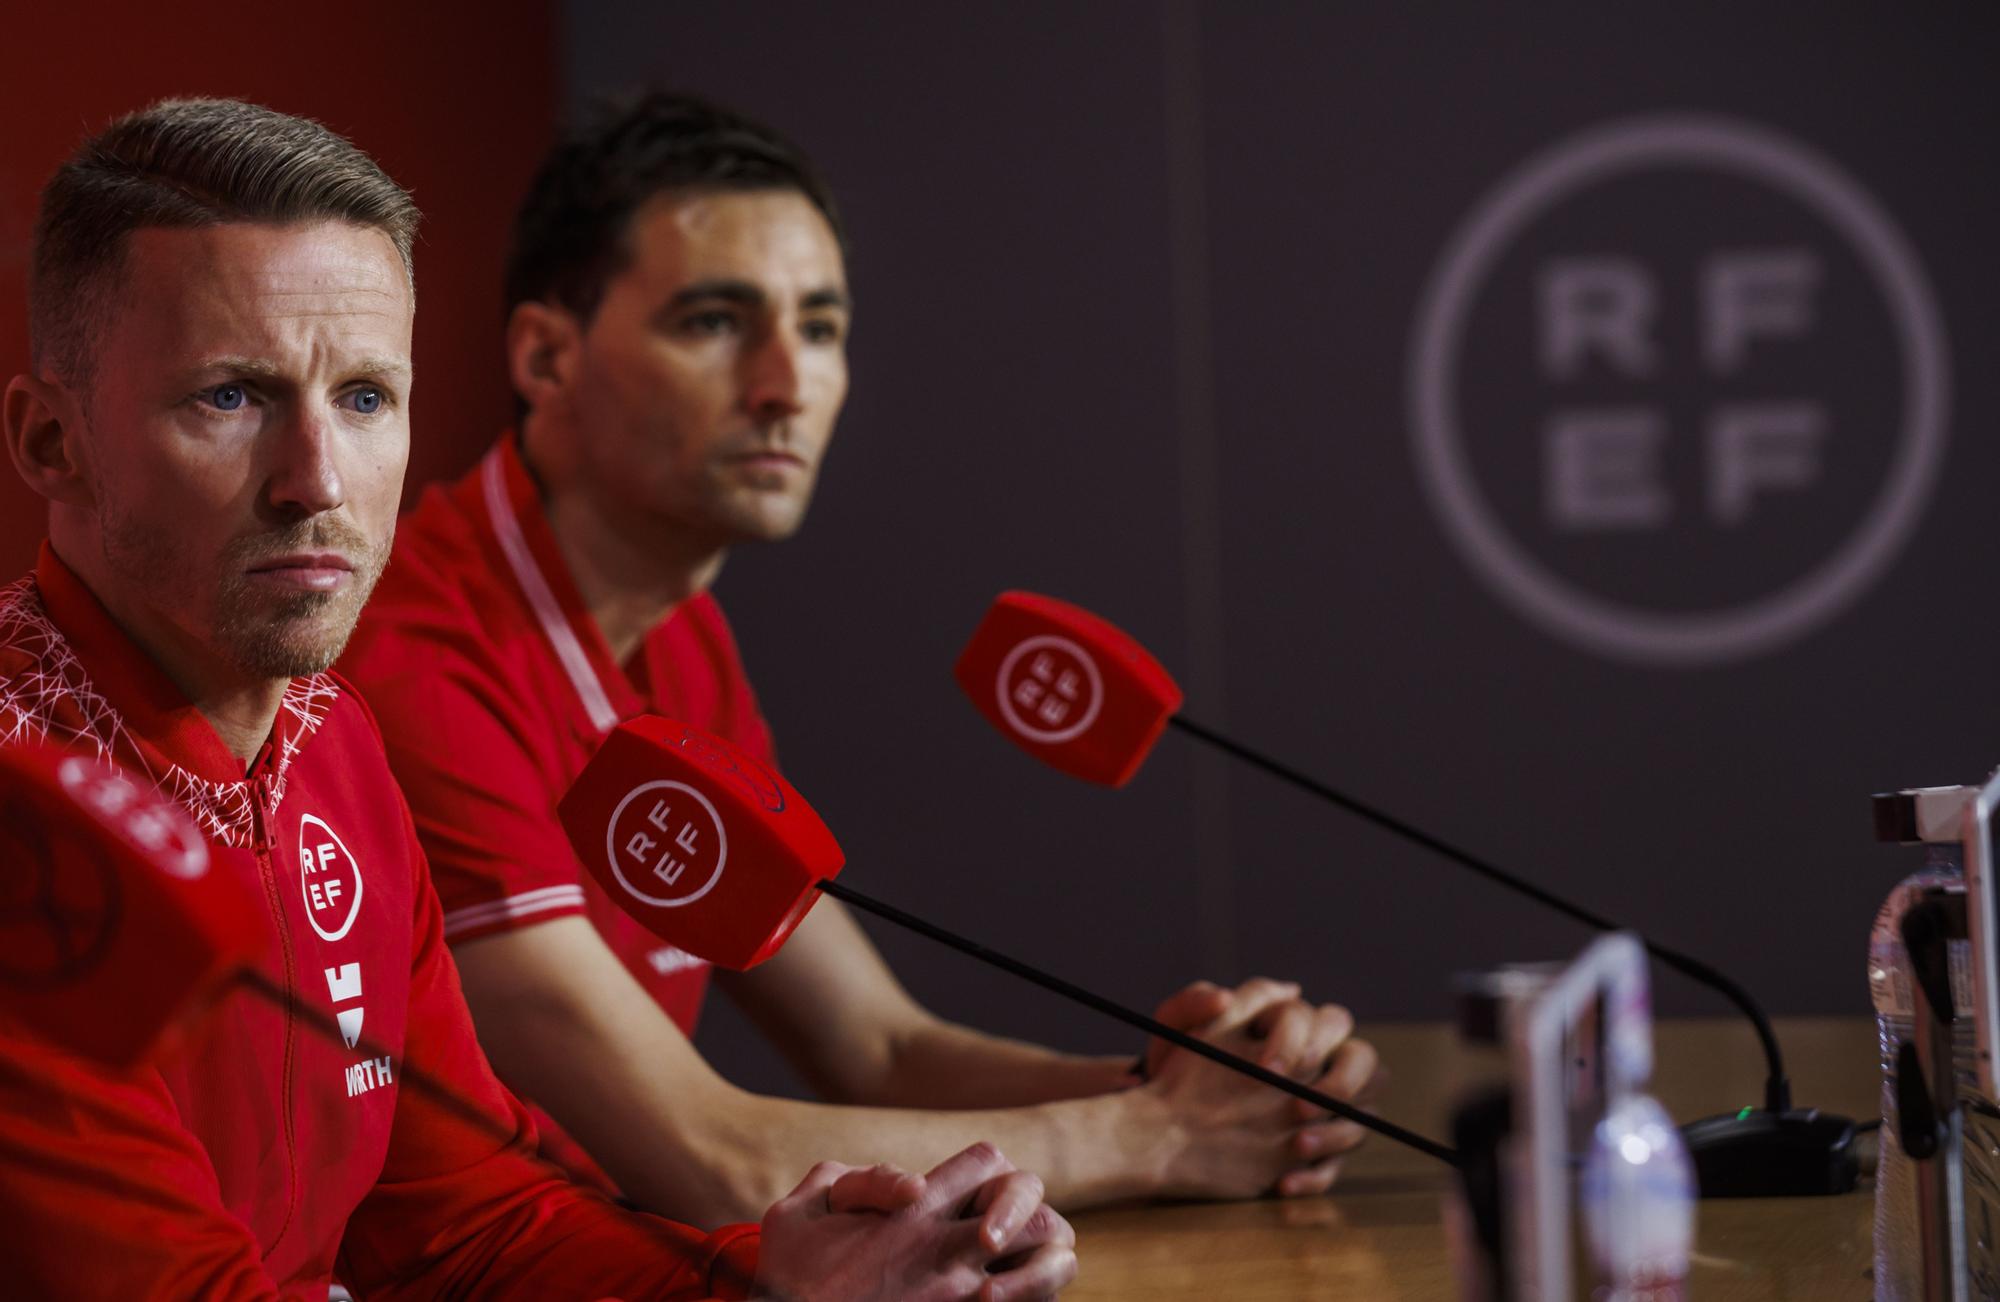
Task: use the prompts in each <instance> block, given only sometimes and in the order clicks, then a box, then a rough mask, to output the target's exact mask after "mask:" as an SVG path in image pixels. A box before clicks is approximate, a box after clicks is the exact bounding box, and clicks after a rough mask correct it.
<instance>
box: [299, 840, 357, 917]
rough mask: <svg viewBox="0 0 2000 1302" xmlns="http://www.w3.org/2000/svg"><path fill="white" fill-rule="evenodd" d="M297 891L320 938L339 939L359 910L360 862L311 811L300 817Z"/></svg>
mask: <svg viewBox="0 0 2000 1302" xmlns="http://www.w3.org/2000/svg"><path fill="white" fill-rule="evenodd" d="M299 891H300V893H301V894H303V895H304V896H305V900H306V920H307V921H309V922H311V923H312V926H313V930H314V931H317V932H318V933H319V934H320V938H321V939H323V940H339V939H340V938H341V937H342V936H345V935H346V934H347V932H348V930H349V928H351V927H353V926H354V919H355V918H356V917H357V916H359V914H360V912H361V865H360V864H358V863H356V862H354V856H353V855H351V854H349V853H348V852H347V844H346V843H345V842H344V841H342V840H341V839H340V836H339V834H338V833H336V832H335V831H334V830H333V829H332V828H330V827H328V826H327V825H326V824H325V823H324V822H322V821H321V820H319V819H317V818H315V817H313V816H312V815H311V814H307V815H305V816H304V817H303V818H301V819H299Z"/></svg>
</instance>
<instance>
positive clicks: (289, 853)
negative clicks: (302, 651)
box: [0, 546, 755, 1302]
mask: <svg viewBox="0 0 2000 1302" xmlns="http://www.w3.org/2000/svg"><path fill="white" fill-rule="evenodd" d="M8 741H52V742H56V743H60V744H64V745H67V746H70V747H74V748H76V749H79V750H84V751H88V752H91V753H94V754H96V755H99V756H102V757H105V758H108V759H111V760H113V761H115V762H117V763H120V764H122V765H125V766H126V767H128V768H129V769H131V770H133V771H134V772H135V773H138V774H141V775H144V776H145V777H147V778H149V779H150V780H151V781H153V782H154V783H155V784H156V785H157V786H158V787H159V788H160V789H161V790H162V791H164V792H166V793H167V794H168V795H170V796H172V797H173V798H174V799H175V800H177V801H178V802H179V803H180V804H182V805H183V806H184V807H185V808H186V809H187V810H188V811H189V812H190V813H191V814H192V815H193V816H194V818H195V819H196V821H197V822H198V823H199V824H200V825H201V826H202V828H203V829H204V830H205V831H206V833H207V834H208V835H209V836H210V837H212V838H213V839H214V840H216V841H217V842H219V843H221V844H222V845H223V846H226V847H229V848H232V849H234V850H236V851H240V852H242V853H239V854H235V855H226V856H223V857H222V858H221V859H220V860H219V861H218V862H219V864H227V865H232V866H233V870H235V871H242V872H245V873H253V874H255V878H256V880H255V885H256V886H257V888H258V893H259V895H260V896H261V897H262V898H263V899H265V900H266V902H267V905H268V908H269V919H270V930H269V932H268V935H267V936H266V937H265V939H266V941H267V947H266V950H265V953H264V954H263V956H262V958H261V959H260V961H259V963H258V967H259V968H260V969H261V970H262V971H263V973H264V974H265V975H266V976H267V977H268V978H269V979H270V980H271V981H272V982H274V983H276V984H278V985H281V986H282V987H283V989H284V990H285V992H286V995H287V998H286V1000H285V1001H284V1002H283V1003H282V1004H279V1003H276V1002H273V1001H270V1000H267V999H264V998H260V997H258V996H257V995H255V994H253V993H251V992H249V991H248V990H243V989H238V990H237V991H235V992H233V993H231V994H229V995H228V996H227V997H226V998H224V999H223V1000H222V1001H221V1003H220V1004H219V1005H218V1006H217V1008H216V1009H215V1010H214V1011H213V1013H212V1014H211V1015H209V1016H208V1017H206V1018H205V1019H204V1021H203V1022H202V1023H201V1025H200V1026H199V1028H198V1029H197V1030H196V1031H195V1032H194V1034H193V1035H192V1036H191V1038H190V1041H189V1043H188V1044H187V1045H186V1046H185V1047H184V1049H183V1050H182V1051H181V1052H180V1053H179V1054H178V1055H177V1056H176V1057H175V1058H174V1059H173V1060H172V1061H171V1062H169V1063H168V1064H166V1065H164V1066H161V1067H154V1068H146V1069H143V1070H141V1071H140V1072H138V1073H137V1074H136V1075H134V1076H131V1077H123V1076H117V1075H113V1074H111V1073H108V1072H106V1071H105V1070H103V1069H100V1068H98V1067H95V1066H94V1065H92V1064H90V1063H87V1062H85V1061H83V1060H80V1059H77V1058H74V1057H71V1056H69V1055H67V1054H64V1053H62V1052H59V1051H57V1050H55V1049H52V1048H51V1047H49V1046H48V1045H47V1044H45V1043H43V1042H41V1041H39V1040H38V1039H36V1038H35V1037H34V1036H33V1035H31V1034H29V1033H28V1032H26V1031H25V1030H24V1029H23V1028H21V1027H19V1026H18V1025H14V1024H11V1023H10V1022H8V1020H7V1019H6V1018H5V1017H4V1016H0V1262H4V1263H5V1265H4V1267H0V1275H4V1277H5V1285H4V1291H5V1292H7V1293H8V1294H9V1295H17V1294H18V1295H20V1296H52V1295H61V1296H65V1297H70V1296H115V1297H121V1298H124V1297H155V1296H161V1297H165V1296H172V1297H203V1298H239V1297H241V1298H252V1297H255V1298H266V1297H274V1296H284V1297H294V1296H296V1297H314V1298H324V1297H325V1296H326V1291H327V1283H328V1280H329V1278H330V1277H331V1276H332V1274H333V1273H334V1271H335V1269H336V1253H338V1262H337V1268H338V1271H339V1274H340V1277H341V1278H342V1280H343V1281H345V1282H347V1283H348V1284H349V1285H351V1286H353V1287H354V1288H355V1289H356V1290H357V1292H359V1293H361V1294H362V1295H364V1296H366V1297H368V1298H370V1299H371V1302H372V1300H373V1299H379V1298H397V1297H411V1298H432V1297H440V1296H446V1295H461V1294H466V1293H478V1294H481V1295H488V1296H499V1295H503V1294H507V1293H510V1292H513V1291H516V1290H518V1291H520V1292H521V1293H523V1294H524V1295H535V1296H552V1295H555V1294H558V1293H559V1294H562V1295H565V1296H588V1297H597V1296H599V1295H605V1294H609V1295H617V1296H625V1297H640V1296H643V1297H671V1298H686V1297H697V1296H703V1295H706V1294H708V1293H710V1292H711V1291H713V1290H712V1288H711V1284H712V1281H711V1279H710V1275H711V1273H716V1271H717V1262H718V1254H722V1253H724V1252H725V1251H726V1252H727V1255H728V1257H729V1258H730V1259H731V1260H730V1269H731V1270H733V1271H734V1272H736V1273H737V1274H738V1275H739V1276H741V1277H744V1278H747V1270H748V1269H749V1268H750V1265H751V1262H753V1261H754V1245H755V1237H754V1229H752V1228H751V1227H741V1226H739V1227H734V1228H732V1229H730V1230H725V1231H723V1232H721V1233H719V1234H717V1235H715V1236H711V1237H709V1238H707V1239H704V1238H703V1237H702V1236H701V1235H700V1234H699V1233H697V1232H695V1231H692V1230H689V1229H687V1228H686V1227H684V1226H679V1225H674V1224H672V1223H670V1222H667V1221H663V1220H659V1219H657V1218H653V1217H646V1216H639V1215H635V1214H629V1213H625V1212H623V1211H621V1210H619V1209H617V1208H615V1207H613V1206H611V1205H610V1204H608V1203H606V1202H605V1201H603V1200H602V1199H601V1198H599V1197H597V1196H596V1195H594V1194H591V1193H588V1192H585V1191H583V1190H581V1189H578V1188H577V1187H575V1186H574V1185H571V1184H569V1183H568V1182H567V1181H565V1180H563V1179H562V1178H561V1177H560V1176H558V1175H556V1174H555V1173H553V1172H552V1171H551V1170H550V1169H549V1168H548V1167H546V1166H545V1165H543V1164H541V1163H538V1162H536V1161H534V1160H533V1159H532V1158H530V1157H528V1156H527V1153H528V1152H529V1151H530V1150H531V1149H532V1147H533V1145H534V1143H535V1132H534V1129H533V1125H532V1123H531V1122H530V1121H529V1120H528V1118H527V1116H526V1114H525V1113H524V1112H523V1110H522V1108H521V1106H520V1105H519V1104H518V1103H517V1102H516V1101H515V1100H514V1099H513V1098H512V1097H511V1096H510V1095H509V1094H508V1093H507V1092H506V1090H505V1089H504V1088H502V1087H501V1085H500V1084H499V1082H497V1081H496V1080H494V1078H493V1075H492V1072H491V1071H490V1069H489V1068H488V1067H487V1065H486V1060H485V1057H484V1055H483V1054H481V1052H480V1050H479V1046H478V1044H477V1042H476V1041H475V1039H474V1037H473V1033H472V1025H471V1018H470V1016H469V1014H468V1013H467V1011H466V1008H465V1003H464V1000H463V998H462V996H461V995H460V993H459V988H458V978H457V973H456V971H455V970H454V968H453V966H452V964H451V960H450V957H449V954H448V953H447V951H446V949H445V945H444V941H443V934H442V932H443V923H442V916H441V912H440V909H439V907H438V902H437V897H436V894H435V893H434V892H433V891H432V889H431V887H430V884H429V880H428V877H427V874H426V873H425V870H424V864H423V856H422V852H421V850H420V849H419V848H418V845H417V839H416V834H415V830H414V828H413V827H412V826H411V823H410V819H409V815H408V812H407V809H406V807H405V805H404V803H403V799H402V796H401V794H400V793H399V792H398V790H397V788H396V784H395V782H394V781H393V779H392V778H391V777H390V773H389V769H388V765H387V762H386V760H385V757H384V755H383V752H382V748H381V740H380V736H379V734H378V733H377V731H376V728H375V723H374V720H373V719H372V718H371V717H370V715H369V713H368V711H367V708H366V707H365V706H363V705H362V703H361V701H360V699H359V698H358V697H357V696H356V695H355V694H354V693H353V692H352V691H351V690H350V689H349V688H348V687H347V686H346V684H345V683H343V682H342V681H341V679H340V678H338V677H336V676H334V675H331V674H321V675H315V676H313V677H311V678H307V679H299V680H296V681H294V682H293V683H292V685H291V687H290V689H289V690H288V691H287V692H286V694H285V698H284V704H283V708H282V709H281V710H280V712H279V714H278V718H277V722H276V726H275V727H274V729H273V731H272V735H271V737H270V740H269V741H268V742H267V743H266V745H265V747H264V749H263V751H262V753H261V754H260V755H259V756H258V757H257V759H256V760H255V762H253V763H252V764H251V765H250V766H249V769H248V772H247V773H246V771H245V769H244V766H243V765H242V764H241V763H240V762H239V761H237V760H236V759H235V757H234V756H232V755H231V754H230V753H229V751H228V749H227V748H226V747H225V746H224V745H223V743H222V740H221V739H220V738H219V737H218V736H217V735H216V733H215V732H214V730H213V729H212V728H211V727H210V726H209V724H208V722H207V720H206V719H205V718H204V717H203V716H202V715H201V714H200V712H199V711H197V710H196V709H195V708H194V707H193V706H192V705H191V704H189V703H188V702H187V700H186V699H185V698H184V697H182V696H181V694H180V693H179V692H178V690H177V689H176V688H175V687H174V685H173V684H172V683H171V682H170V681H169V680H168V679H167V678H166V676H165V675H164V674H163V673H161V672H160V670H159V669H158V668H157V667H156V666H155V665H153V664H152V662H151V661H150V660H149V659H147V657H146V656H145V654H144V653H143V652H141V651H140V650H139V649H138V648H137V647H136V646H135V645H134V644H133V643H132V642H131V641H130V640H129V639H128V638H127V637H126V636H125V635H124V633H123V632H122V631H121V630H120V629H119V628H118V626H117V625H116V624H115V623H113V621H112V620H111V618H110V616H109V615H108V614H107V613H106V612H105V610H104V609H103V608H102V607H101V606H100V605H99V604H98V603H97V601H96V599H95V598H94V597H93V596H92V595H91V593H90V592H89V590H88V589H86V588H85V587H84V586H83V585H82V584H81V583H80V582H79V581H78V580H77V579H76V578H75V576H74V575H72V574H71V573H70V571H69V570H68V569H67V568H65V567H64V566H63V564H62V563H61V561H60V560H58V559H57V558H56V556H55V554H54V553H53V551H51V550H49V549H48V548H47V547H46V546H45V547H44V549H43V552H42V557H41V560H40V562H39V564H38V566H37V568H36V570H35V573H34V574H33V575H32V576H31V577H29V578H27V579H23V580H22V581H20V582H18V583H16V584H14V585H12V586H10V587H7V588H5V589H0V742H8ZM5 867H6V866H5V865H0V870H4V869H5ZM302 1008H303V1009H307V1010H310V1011H311V1012H312V1013H313V1014H315V1015H316V1019H324V1020H327V1021H332V1020H335V1019H337V1020H338V1024H339V1027H340V1034H338V1035H334V1034H320V1033H317V1032H316V1031H315V1029H314V1026H313V1025H312V1024H310V1023H309V1022H308V1021H307V1020H305V1019H304V1018H302V1017H301V1009H302ZM417 1075H422V1076H424V1077H427V1078H428V1079H430V1080H432V1081H438V1082H444V1083H447V1084H448V1085H449V1086H450V1087H451V1088H452V1090H453V1091H454V1092H455V1093H456V1094H457V1095H458V1096H459V1097H460V1098H461V1099H462V1101H463V1102H464V1103H465V1104H466V1105H468V1106H469V1107H471V1108H472V1109H474V1110H475V1111H476V1112H478V1113H480V1114H483V1116H484V1118H485V1124H472V1123H470V1122H468V1120H467V1119H466V1118H465V1117H463V1116H461V1115H460V1114H459V1113H457V1112H455V1111H451V1110H447V1109H444V1108H441V1107H440V1106H439V1105H438V1104H436V1103H435V1102H432V1101H430V1099H429V1096H427V1095H425V1094H424V1093H422V1092H421V1091H418V1090H415V1089H412V1088H410V1087H409V1085H408V1084H407V1082H406V1076H417ZM508 1137H511V1138H508ZM729 1295H730V1296H741V1295H742V1288H741V1284H740V1283H739V1284H738V1285H736V1286H733V1287H732V1288H731V1290H730V1292H729Z"/></svg>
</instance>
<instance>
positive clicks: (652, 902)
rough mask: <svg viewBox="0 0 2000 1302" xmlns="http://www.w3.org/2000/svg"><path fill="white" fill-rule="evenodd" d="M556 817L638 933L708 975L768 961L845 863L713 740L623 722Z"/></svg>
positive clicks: (799, 812)
mask: <svg viewBox="0 0 2000 1302" xmlns="http://www.w3.org/2000/svg"><path fill="white" fill-rule="evenodd" d="M557 812H558V813H559V814H560V815H561V817H562V824H563V830H564V831H566V832H567V833H568V834H569V841H570V844H571V845H572V846H574V847H575V849H576V854H577V858H579V859H581V860H582V861H583V865H584V867H585V868H586V869H588V870H589V872H590V874H591V875H592V876H593V877H595V878H596V879H597V881H598V884H599V885H600V886H602V887H603V888H604V889H605V891H606V893H608V894H609V895H610V896H611V897H612V898H613V899H614V900H616V901H617V902H618V904H619V907H621V908H623V909H624V910H625V911H626V912H627V913H629V914H631V915H632V916H633V917H635V918H637V919H638V920H639V922H640V923H641V924H643V925H644V926H645V927H646V929H647V930H648V931H651V932H652V933H653V934H654V935H656V936H659V937H660V938H661V939H662V940H665V941H667V942H669V943H670V944H673V945H676V946H679V947H680V948H681V949H684V950H686V951H687V952H688V953H690V954H693V955H694V956H695V957H697V958H704V959H707V960H708V961H709V962H711V963H713V964H715V965H716V966H718V967H724V968H730V969H733V970H735V971H739V972H740V971H743V970H745V969H747V968H751V967H755V966H756V965H757V964H759V963H762V962H763V961H764V960H765V959H767V958H769V957H771V955H773V954H775V953H777V952H778V947H779V946H780V945H783V944H784V943H785V938H786V937H788V936H790V935H791V934H792V929H793V928H795V927H797V926H798V925H799V922H800V921H801V920H802V919H803V918H804V917H805V916H806V911H807V910H808V909H810V908H812V906H813V903H814V901H816V900H817V899H818V898H819V891H818V890H817V889H816V887H815V885H814V883H816V882H819V881H822V880H824V879H826V878H829V877H834V876H837V875H838V874H839V872H840V869H841V866H842V864H843V863H844V862H845V859H844V858H843V856H842V855H841V853H840V846H839V844H838V843H836V842H835V841H834V839H833V833H832V832H830V831H828V830H827V826H826V824H825V823H823V822H821V821H820V817H819V815H818V814H816V813H814V812H813V810H812V806H810V805H808V804H806V802H805V801H804V799H802V798H801V797H800V795H799V793H798V792H797V791H794V790H793V789H792V786H791V784H790V783H788V782H786V781H785V780H784V779H783V778H781V777H779V776H778V775H777V774H776V773H774V772H772V771H771V770H770V769H769V768H768V767H766V766H765V765H763V764H760V763H758V762H757V761H756V760H755V759H752V758H751V757H750V756H748V755H746V754H744V753H743V752H742V751H740V750H738V749H737V748H736V747H735V746H732V745H731V744H730V743H728V742H726V741H724V740H723V739H722V738H720V737H715V736H711V735H710V734H708V733H705V732H702V731H701V730H700V729H698V728H692V727H689V726H688V725H687V724H684V723H676V722H674V721H672V720H669V719H661V718H656V717H646V718H640V719H634V720H632V721H630V722H628V723H622V724H620V725H618V727H617V728H616V729H614V730H613V731H612V733H611V735H610V736H608V737H606V738H605V739H604V744H603V745H602V746H600V747H599V748H598V751H597V754H596V755H594V756H592V757H591V760H590V763H588V764H586V765H585V766H584V769H583V772H582V773H580V774H578V775H577V779H576V781H575V782H574V783H572V784H570V789H569V791H568V792H567V793H565V794H564V796H563V798H562V801H561V803H560V804H559V805H558V806H557Z"/></svg>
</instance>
